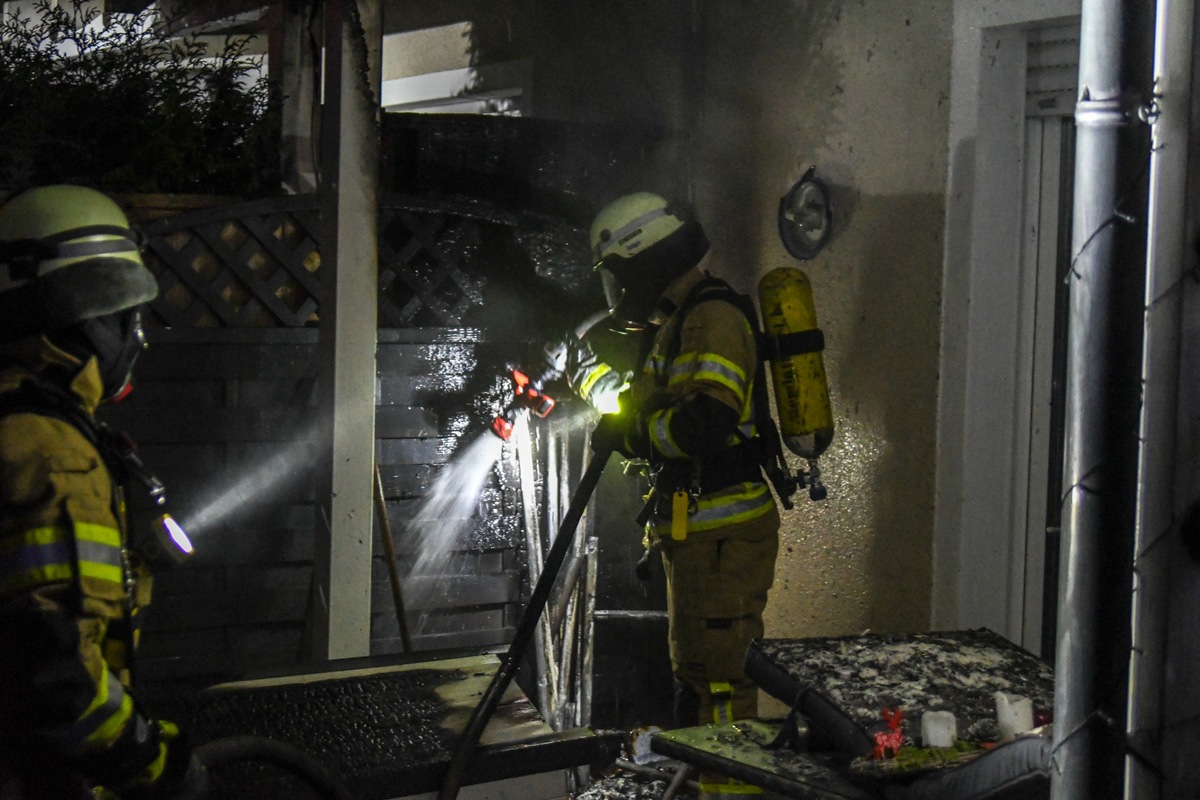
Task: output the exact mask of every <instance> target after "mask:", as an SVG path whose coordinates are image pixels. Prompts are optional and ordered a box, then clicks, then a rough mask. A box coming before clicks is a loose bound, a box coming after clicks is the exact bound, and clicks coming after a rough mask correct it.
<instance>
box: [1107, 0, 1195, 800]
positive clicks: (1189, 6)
mask: <svg viewBox="0 0 1200 800" xmlns="http://www.w3.org/2000/svg"><path fill="white" fill-rule="evenodd" d="M1195 18H1196V0H1158V6H1157V16H1156V19H1155V25H1154V28H1155V31H1154V104H1153V106H1152V107H1151V108H1150V114H1149V115H1148V118H1149V121H1150V122H1151V143H1152V145H1153V146H1152V147H1151V154H1150V173H1149V177H1150V186H1149V197H1148V199H1147V215H1146V219H1147V232H1146V292H1145V307H1146V310H1145V317H1144V322H1143V340H1142V341H1143V344H1142V376H1143V387H1144V388H1143V392H1142V394H1143V403H1142V414H1141V421H1140V426H1139V433H1140V439H1141V441H1142V448H1141V451H1140V454H1139V459H1138V481H1137V484H1138V498H1137V524H1136V528H1135V546H1134V569H1133V613H1132V647H1131V650H1130V660H1129V708H1128V713H1127V719H1128V722H1127V723H1126V729H1127V732H1128V736H1129V742H1130V749H1131V750H1132V751H1133V752H1135V753H1137V756H1136V757H1134V756H1130V757H1129V758H1127V760H1126V774H1125V797H1127V798H1130V800H1133V799H1134V798H1146V800H1150V798H1157V797H1163V796H1164V787H1163V785H1162V779H1161V777H1160V770H1159V769H1157V768H1156V767H1155V765H1157V764H1161V762H1162V751H1161V748H1160V746H1159V744H1160V743H1159V736H1158V735H1157V734H1158V731H1159V730H1161V728H1162V726H1163V721H1164V717H1165V709H1164V704H1163V687H1164V686H1165V685H1166V677H1167V676H1166V649H1167V632H1166V630H1167V625H1166V620H1167V614H1168V606H1169V600H1168V595H1169V588H1170V573H1171V563H1170V560H1171V549H1170V547H1168V544H1169V537H1168V534H1169V533H1170V532H1172V531H1173V530H1174V529H1175V528H1174V521H1175V519H1176V517H1177V515H1176V514H1175V506H1176V505H1177V504H1178V503H1177V500H1176V493H1175V491H1174V489H1175V484H1176V468H1175V467H1176V450H1177V447H1176V436H1177V431H1178V425H1177V420H1178V405H1179V369H1180V339H1181V335H1182V315H1183V284H1184V267H1185V265H1186V261H1187V256H1186V242H1185V239H1186V232H1185V231H1186V224H1187V218H1186V213H1187V212H1186V208H1187V180H1188V177H1187V176H1188V154H1189V150H1190V142H1189V137H1188V124H1189V119H1190V113H1191V97H1192V50H1193V46H1194V25H1195Z"/></svg>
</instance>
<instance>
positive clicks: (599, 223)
mask: <svg viewBox="0 0 1200 800" xmlns="http://www.w3.org/2000/svg"><path fill="white" fill-rule="evenodd" d="M590 238H591V246H592V256H593V257H594V259H595V269H596V270H598V271H599V272H600V277H601V280H602V281H603V283H604V295H605V297H606V299H607V301H608V306H609V309H610V311H611V313H612V316H613V318H614V320H616V322H617V323H618V324H619V326H620V327H622V328H624V329H625V330H631V331H634V330H641V329H642V328H643V327H645V325H646V322H647V321H648V319H649V317H650V314H651V313H652V312H653V311H654V307H655V305H656V304H657V302H658V299H659V297H660V296H661V295H662V293H663V291H664V290H665V289H666V288H667V286H668V285H669V284H670V283H671V281H672V280H674V279H675V278H676V277H678V276H679V275H681V274H683V273H684V272H686V271H687V270H689V269H691V268H692V267H694V266H695V265H696V264H699V263H700V259H702V258H703V257H704V254H705V253H707V252H708V239H707V238H706V237H705V236H704V230H703V229H702V228H701V227H700V223H698V222H697V221H696V220H695V219H694V218H693V217H692V215H691V214H690V213H688V212H687V211H686V210H685V209H683V208H682V207H680V206H677V205H675V204H673V203H670V202H668V201H667V200H666V198H664V197H662V196H660V195H657V194H653V193H652V192H634V193H633V194H627V195H625V196H624V197H620V198H618V199H616V200H614V201H613V202H611V203H609V204H608V205H607V206H605V207H604V208H603V209H602V210H601V211H600V213H599V214H597V215H596V218H595V220H594V221H593V222H592V228H591V236H590Z"/></svg>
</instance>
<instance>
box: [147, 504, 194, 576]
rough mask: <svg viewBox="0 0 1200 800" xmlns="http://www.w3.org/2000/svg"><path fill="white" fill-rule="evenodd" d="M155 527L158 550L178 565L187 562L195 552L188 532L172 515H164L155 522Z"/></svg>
mask: <svg viewBox="0 0 1200 800" xmlns="http://www.w3.org/2000/svg"><path fill="white" fill-rule="evenodd" d="M153 527H154V539H155V541H156V542H157V544H158V549H159V550H160V551H161V552H162V553H164V554H165V555H166V556H167V557H168V558H170V559H171V560H172V561H174V562H175V563H176V564H182V563H183V562H184V561H187V560H188V559H189V558H190V557H191V555H192V553H194V552H195V548H193V547H192V540H191V539H189V538H188V535H187V531H185V530H184V529H183V526H182V525H180V524H179V523H178V522H176V521H175V518H174V517H172V516H171V515H170V514H163V515H162V516H161V517H159V518H158V519H156V520H154V523H153Z"/></svg>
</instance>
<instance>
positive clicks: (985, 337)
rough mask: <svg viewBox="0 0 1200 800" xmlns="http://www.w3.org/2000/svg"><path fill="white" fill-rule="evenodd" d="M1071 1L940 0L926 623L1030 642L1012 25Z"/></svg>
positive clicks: (1064, 9) (1041, 21)
mask: <svg viewBox="0 0 1200 800" xmlns="http://www.w3.org/2000/svg"><path fill="white" fill-rule="evenodd" d="M1079 8H1080V0H1008V2H1005V3H993V2H989V1H988V0H958V2H956V3H955V6H954V49H953V53H952V61H951V83H950V142H949V146H950V151H949V156H950V157H949V161H950V170H949V176H948V182H947V205H946V242H945V253H944V277H943V289H942V350H941V364H940V366H941V371H940V374H941V382H940V387H939V398H938V443H937V468H936V476H935V479H936V497H937V507H936V511H935V517H934V542H933V606H932V612H931V619H930V625H931V627H932V628H934V629H947V628H977V627H987V628H990V629H992V630H994V631H996V632H997V633H1000V634H1003V635H1004V636H1006V637H1008V638H1009V639H1011V640H1013V641H1016V642H1022V641H1023V640H1024V643H1025V644H1026V645H1027V646H1029V645H1030V644H1032V645H1033V646H1032V647H1031V649H1033V650H1035V651H1036V649H1037V642H1036V640H1034V641H1032V642H1031V641H1030V640H1029V639H1028V638H1027V631H1026V625H1025V620H1026V614H1027V609H1026V589H1025V587H1026V585H1027V576H1026V568H1027V564H1026V555H1027V543H1026V540H1025V531H1026V526H1027V517H1028V512H1027V508H1028V505H1029V503H1028V500H1027V497H1028V487H1029V477H1028V476H1029V455H1030V454H1029V425H1030V403H1031V397H1030V391H1029V374H1030V373H1031V370H1032V363H1031V361H1032V356H1031V350H1030V348H1029V347H1028V346H1026V347H1025V349H1024V351H1023V349H1022V342H1023V341H1024V340H1025V339H1027V337H1028V335H1029V334H1028V333H1026V334H1024V338H1023V334H1022V330H1025V331H1027V332H1028V331H1029V330H1030V325H1031V324H1032V323H1031V322H1030V321H1029V320H1031V319H1032V317H1031V315H1032V314H1033V311H1034V308H1032V307H1031V306H1030V305H1029V304H1030V303H1031V302H1032V301H1033V298H1034V297H1036V291H1035V290H1031V289H1030V286H1031V281H1032V279H1031V277H1030V276H1029V275H1028V274H1027V273H1026V274H1024V275H1023V272H1022V257H1021V251H1022V243H1023V240H1024V238H1025V237H1024V236H1023V232H1022V227H1023V225H1022V207H1023V202H1024V185H1025V180H1026V170H1025V166H1026V165H1025V161H1026V159H1025V150H1024V147H1025V145H1024V140H1025V66H1026V64H1025V55H1026V31H1027V30H1028V29H1029V28H1031V27H1035V26H1039V27H1040V26H1044V25H1049V24H1055V23H1059V24H1061V23H1065V22H1068V21H1070V20H1071V19H1072V18H1078V16H1079ZM1033 284H1034V285H1035V284H1036V282H1035V281H1034V282H1033ZM1022 319H1024V320H1026V322H1025V323H1024V324H1022V322H1021V320H1022Z"/></svg>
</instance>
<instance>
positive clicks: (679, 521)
mask: <svg viewBox="0 0 1200 800" xmlns="http://www.w3.org/2000/svg"><path fill="white" fill-rule="evenodd" d="M689 499H691V498H690V497H689V496H688V493H687V492H684V491H679V492H676V493H675V494H673V495H671V538H672V539H674V540H675V541H677V542H682V541H683V540H684V539H686V538H687V527H688V526H687V523H688V500H689Z"/></svg>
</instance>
